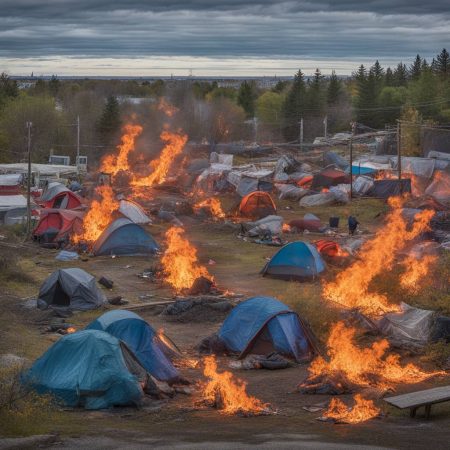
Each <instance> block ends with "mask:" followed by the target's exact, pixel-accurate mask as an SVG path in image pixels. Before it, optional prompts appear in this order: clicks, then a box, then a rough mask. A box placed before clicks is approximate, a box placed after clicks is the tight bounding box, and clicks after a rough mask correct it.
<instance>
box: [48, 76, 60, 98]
mask: <svg viewBox="0 0 450 450" xmlns="http://www.w3.org/2000/svg"><path fill="white" fill-rule="evenodd" d="M60 87H61V82H60V81H59V80H58V78H57V77H56V75H52V78H51V79H50V81H49V82H48V89H49V91H50V94H51V95H52V96H53V97H56V96H57V95H58V92H59V88H60Z"/></svg>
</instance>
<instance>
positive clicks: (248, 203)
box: [239, 191, 277, 219]
mask: <svg viewBox="0 0 450 450" xmlns="http://www.w3.org/2000/svg"><path fill="white" fill-rule="evenodd" d="M276 212H277V208H276V206H275V203H274V202H273V200H272V197H271V196H270V194H268V193H267V192H262V191H255V192H251V193H250V194H248V195H246V196H245V197H244V198H243V199H242V200H241V203H240V205H239V214H240V215H241V216H243V217H249V218H253V219H261V218H262V217H266V216H269V215H273V214H275V213H276Z"/></svg>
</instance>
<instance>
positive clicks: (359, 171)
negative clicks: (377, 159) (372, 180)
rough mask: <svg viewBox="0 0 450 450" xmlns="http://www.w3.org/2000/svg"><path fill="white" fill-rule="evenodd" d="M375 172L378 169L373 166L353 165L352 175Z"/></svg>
mask: <svg viewBox="0 0 450 450" xmlns="http://www.w3.org/2000/svg"><path fill="white" fill-rule="evenodd" d="M375 172H378V170H377V169H372V168H371V167H361V166H352V175H367V174H368V173H375Z"/></svg>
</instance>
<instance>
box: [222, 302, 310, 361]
mask: <svg viewBox="0 0 450 450" xmlns="http://www.w3.org/2000/svg"><path fill="white" fill-rule="evenodd" d="M218 337H219V339H220V341H221V342H223V343H224V344H225V346H226V348H227V349H228V350H229V351H231V352H236V353H239V354H240V356H239V357H240V358H243V357H245V356H246V355H247V354H249V353H255V354H265V355H267V354H269V353H271V352H273V351H276V352H279V353H281V354H283V355H285V356H289V357H291V358H294V359H295V360H296V361H304V360H305V359H310V358H311V357H312V356H313V355H314V354H316V353H317V350H316V345H315V338H314V336H313V334H312V332H311V331H310V329H309V327H308V325H307V324H306V323H305V322H304V321H303V320H302V319H300V317H299V316H298V314H297V313H295V312H294V311H292V310H291V309H290V308H289V307H288V306H287V305H285V304H284V303H282V302H280V301H279V300H276V299H275V298H272V297H253V298H250V299H248V300H245V301H244V302H242V303H239V304H238V305H237V306H236V307H235V308H234V309H233V310H232V311H231V312H230V314H229V315H228V317H227V318H226V319H225V321H224V322H223V324H222V327H221V328H220V330H219V333H218Z"/></svg>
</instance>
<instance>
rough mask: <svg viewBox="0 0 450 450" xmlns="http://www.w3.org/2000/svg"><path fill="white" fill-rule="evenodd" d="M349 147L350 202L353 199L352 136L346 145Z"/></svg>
mask: <svg viewBox="0 0 450 450" xmlns="http://www.w3.org/2000/svg"><path fill="white" fill-rule="evenodd" d="M348 145H349V147H350V200H351V199H352V198H353V134H352V136H351V137H350V141H349V143H348Z"/></svg>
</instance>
